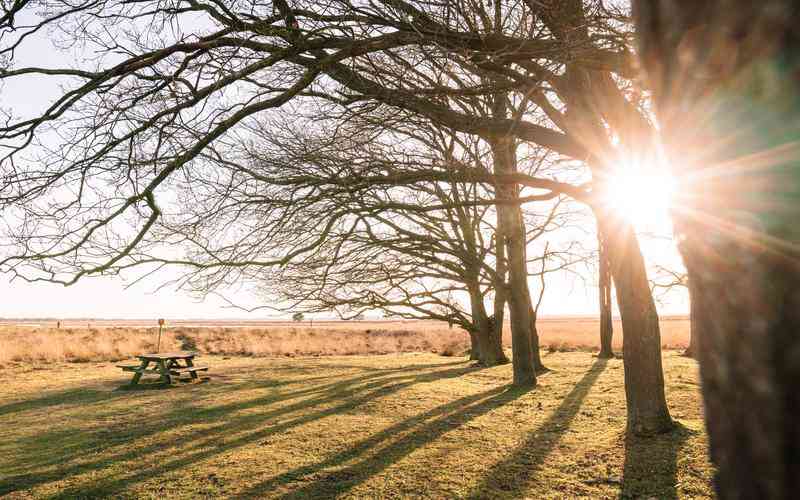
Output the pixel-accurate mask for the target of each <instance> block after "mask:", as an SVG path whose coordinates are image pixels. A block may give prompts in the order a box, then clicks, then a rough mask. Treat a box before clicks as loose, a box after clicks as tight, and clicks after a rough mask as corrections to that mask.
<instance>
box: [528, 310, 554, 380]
mask: <svg viewBox="0 0 800 500" xmlns="http://www.w3.org/2000/svg"><path fill="white" fill-rule="evenodd" d="M530 314H531V356H532V357H533V368H534V370H536V373H537V374H541V373H545V372H549V371H550V368H548V367H546V366H544V363H542V353H541V350H540V347H539V331H538V329H537V328H536V311H535V310H534V309H533V307H531V313H530Z"/></svg>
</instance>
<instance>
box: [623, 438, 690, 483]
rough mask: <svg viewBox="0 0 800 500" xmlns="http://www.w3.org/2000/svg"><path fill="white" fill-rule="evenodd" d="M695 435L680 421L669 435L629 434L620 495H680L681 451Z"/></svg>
mask: <svg viewBox="0 0 800 500" xmlns="http://www.w3.org/2000/svg"><path fill="white" fill-rule="evenodd" d="M692 434H694V431H692V430H691V429H687V428H686V427H685V426H683V425H682V424H680V423H676V425H675V428H674V429H673V430H672V431H670V432H668V433H666V434H659V435H657V436H652V437H645V438H640V437H636V436H630V435H628V436H626V437H625V466H624V469H623V473H622V492H621V493H620V498H678V490H677V483H678V453H679V452H680V450H681V448H683V445H684V444H685V443H686V441H687V440H688V439H689V437H690V436H691V435H692Z"/></svg>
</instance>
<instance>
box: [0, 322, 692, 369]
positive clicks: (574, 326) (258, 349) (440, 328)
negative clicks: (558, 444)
mask: <svg viewBox="0 0 800 500" xmlns="http://www.w3.org/2000/svg"><path fill="white" fill-rule="evenodd" d="M661 325H662V344H663V345H664V347H665V348H676V349H677V348H684V347H686V345H687V343H688V331H689V326H688V321H687V320H686V319H667V320H664V321H662V323H661ZM621 330H622V328H621V326H620V325H619V323H618V322H617V323H616V324H615V332H616V334H615V342H614V343H615V346H616V347H617V348H619V347H620V346H621V344H622V335H621V333H620V332H621ZM539 334H540V343H541V347H542V348H543V349H547V350H550V351H570V350H588V351H592V350H596V349H598V323H597V321H596V320H592V319H580V318H565V319H543V320H540V321H539ZM156 339H157V329H155V328H137V327H105V328H75V327H70V328H62V329H55V328H53V327H44V328H42V327H25V326H20V327H16V326H8V325H7V326H4V327H2V329H0V366H3V365H7V364H9V363H52V362H63V361H69V362H87V361H118V360H122V359H127V358H130V357H132V356H135V355H137V354H142V353H144V352H151V351H154V350H155V347H156ZM505 343H506V346H508V347H510V335H509V334H508V333H506V335H505ZM467 346H468V337H467V334H466V333H465V332H464V331H463V330H460V329H457V328H454V329H449V328H447V326H445V325H443V324H442V323H435V322H424V321H419V322H400V321H394V322H338V323H336V322H326V323H323V326H316V327H313V328H311V327H309V326H305V325H293V324H291V323H273V324H269V326H266V327H257V326H248V327H238V328H234V327H225V326H210V327H200V328H195V327H189V326H178V327H173V328H167V329H166V330H165V332H164V334H163V336H162V339H161V349H162V351H167V350H176V349H192V350H197V351H199V352H201V353H205V354H224V355H247V356H321V355H329V356H330V355H354V354H388V353H400V352H433V353H441V354H445V355H460V354H461V353H462V352H463V351H464V350H465V349H466V348H467Z"/></svg>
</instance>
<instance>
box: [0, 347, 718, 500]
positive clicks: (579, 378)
mask: <svg viewBox="0 0 800 500" xmlns="http://www.w3.org/2000/svg"><path fill="white" fill-rule="evenodd" d="M544 359H545V362H546V364H548V366H549V367H550V368H552V369H553V371H551V372H549V373H547V374H545V375H543V376H542V377H541V378H540V385H539V387H537V388H536V389H534V390H532V391H520V390H514V389H509V386H508V382H509V380H510V378H511V370H510V366H502V367H496V368H491V369H476V368H474V367H472V366H471V365H470V364H468V363H467V362H465V361H462V360H460V359H457V358H443V357H439V356H436V355H432V354H404V355H388V356H371V357H370V356H353V357H332V358H294V359H268V358H260V359H259V358H231V359H228V358H220V357H206V358H204V359H203V360H202V362H203V363H204V364H209V365H210V366H211V372H210V375H211V377H212V379H211V382H209V383H206V384H192V385H180V386H175V387H172V388H169V389H164V390H139V391H120V390H115V389H116V388H117V387H118V386H119V385H120V384H122V383H123V382H125V380H126V375H123V374H122V373H121V372H120V371H119V370H118V369H117V368H115V367H114V366H113V364H109V363H104V364H62V365H58V366H50V367H46V368H44V369H41V368H39V367H35V366H31V365H17V366H10V367H7V368H5V369H3V370H2V371H0V378H2V379H3V381H4V383H3V384H2V387H0V496H2V495H4V494H6V495H9V496H10V497H11V498H27V497H36V498H86V497H89V498H91V497H103V496H113V497H122V498H128V497H129V498H152V497H164V496H167V497H171V498H181V497H183V498H198V497H265V496H266V497H280V498H315V497H334V496H339V497H362V498H363V497H408V496H423V497H437V498H444V497H466V498H498V497H500V498H502V497H508V498H519V497H532V498H572V497H619V496H623V497H641V496H644V497H657V498H670V497H678V496H680V497H705V496H710V495H711V489H710V477H711V474H712V471H711V468H710V465H709V464H708V461H707V458H706V436H705V433H704V430H703V425H702V415H701V409H700V402H699V394H698V386H697V373H696V371H697V369H696V365H695V363H694V361H692V360H690V359H687V358H683V357H680V356H678V355H677V354H676V353H674V352H667V353H665V376H666V381H667V399H668V401H669V403H670V408H671V410H672V413H673V417H675V418H676V420H677V421H678V422H679V424H680V425H679V426H678V427H677V428H676V429H675V431H673V432H672V433H670V434H666V435H663V436H659V437H656V438H652V439H647V440H642V439H640V440H626V438H625V434H624V429H625V399H624V391H623V386H622V379H623V371H622V362H621V361H620V360H611V361H607V362H604V361H598V360H597V359H596V358H593V357H592V356H591V355H590V354H588V353H582V352H572V353H553V354H547V355H546V356H545V358H544Z"/></svg>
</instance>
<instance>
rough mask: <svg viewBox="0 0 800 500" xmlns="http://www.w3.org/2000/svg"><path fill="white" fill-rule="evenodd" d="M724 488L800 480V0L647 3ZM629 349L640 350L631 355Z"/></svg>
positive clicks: (765, 488) (730, 492) (762, 491)
mask: <svg viewBox="0 0 800 500" xmlns="http://www.w3.org/2000/svg"><path fill="white" fill-rule="evenodd" d="M635 3H636V7H637V23H638V37H639V46H640V53H641V58H642V64H643V66H644V68H645V69H646V71H647V82H648V85H649V86H650V87H651V88H652V90H653V93H654V95H655V102H656V108H657V112H658V116H659V119H660V122H661V128H662V130H663V133H664V142H665V145H666V147H667V150H668V151H669V155H670V157H671V158H672V160H673V162H674V163H675V165H676V167H677V168H678V169H679V170H678V171H679V174H680V179H679V180H680V184H681V195H682V196H681V199H680V203H679V204H678V206H677V207H676V209H675V213H674V226H675V230H676V233H677V235H678V239H679V241H680V247H679V249H680V252H681V254H682V256H683V260H684V263H685V265H686V269H687V272H688V279H689V287H690V295H691V301H692V329H693V330H694V331H696V332H698V339H697V340H698V342H697V346H698V360H699V363H700V374H701V381H702V391H703V397H704V402H705V416H706V426H707V428H708V433H709V438H710V450H711V458H712V461H713V462H714V464H715V465H716V467H717V475H716V489H717V493H718V494H719V496H720V498H792V497H794V496H796V495H797V491H798V488H800V426H798V424H797V409H798V408H800V392H798V391H797V382H796V381H797V380H798V379H800V337H799V336H798V333H797V332H798V328H800V299H799V298H800V295H798V289H799V287H800V267H799V266H798V262H800V260H799V258H800V253H798V248H800V247H798V244H799V243H800V232H798V230H797V220H798V216H800V195H799V193H800V170H798V165H799V163H798V161H797V160H798V158H797V146H796V141H797V139H798V138H799V137H800V127H798V107H797V103H798V99H800V85H798V81H797V72H796V70H797V68H798V63H800V50H798V49H800V35H799V34H798V28H797V27H798V22H799V21H800V10H799V8H798V4H797V2H791V1H787V0H768V1H765V2H758V3H755V2H742V1H735V0H709V1H704V2H689V1H681V0H652V1H637V2H635ZM626 355H627V353H626Z"/></svg>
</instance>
